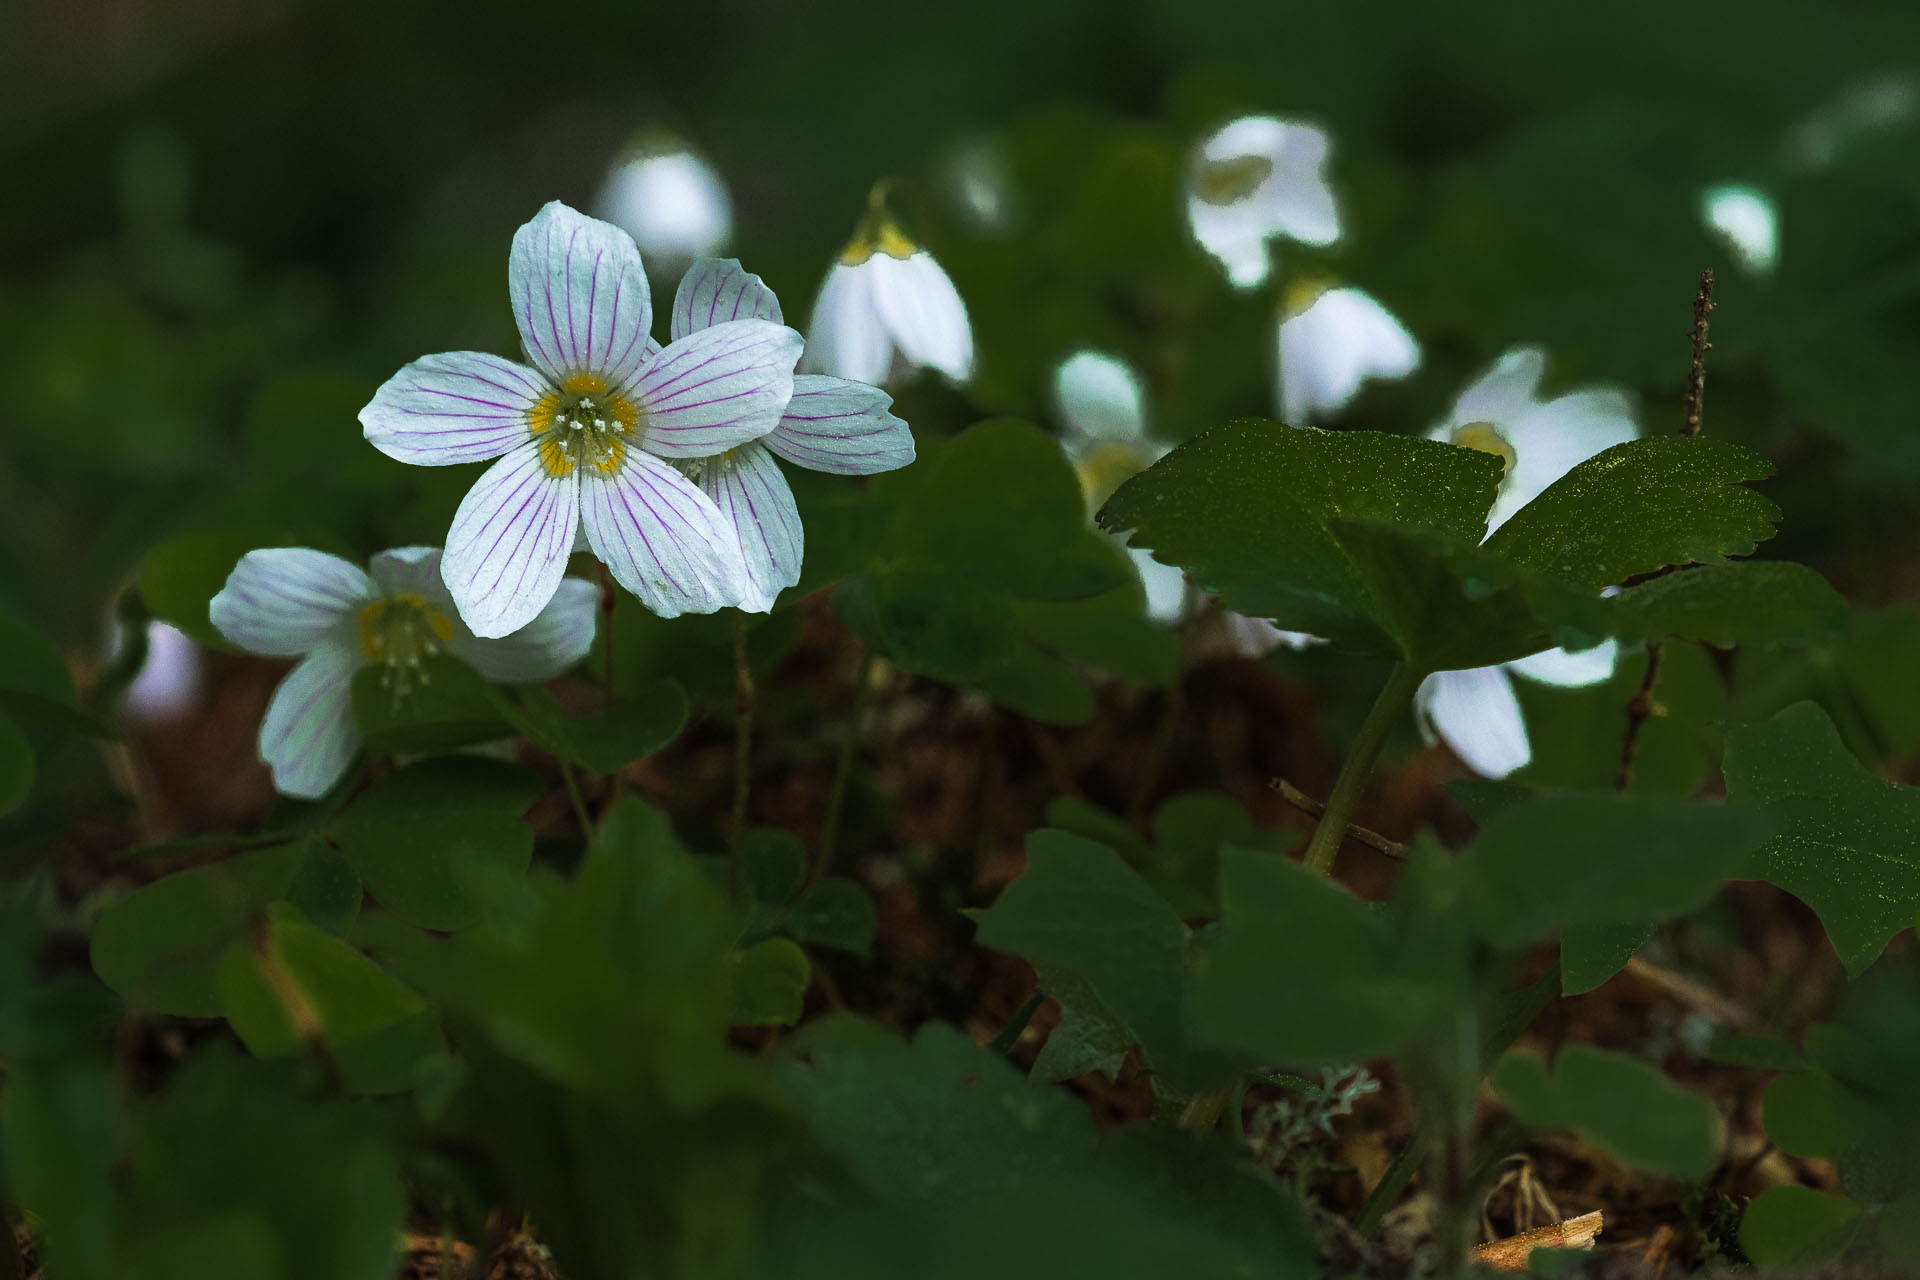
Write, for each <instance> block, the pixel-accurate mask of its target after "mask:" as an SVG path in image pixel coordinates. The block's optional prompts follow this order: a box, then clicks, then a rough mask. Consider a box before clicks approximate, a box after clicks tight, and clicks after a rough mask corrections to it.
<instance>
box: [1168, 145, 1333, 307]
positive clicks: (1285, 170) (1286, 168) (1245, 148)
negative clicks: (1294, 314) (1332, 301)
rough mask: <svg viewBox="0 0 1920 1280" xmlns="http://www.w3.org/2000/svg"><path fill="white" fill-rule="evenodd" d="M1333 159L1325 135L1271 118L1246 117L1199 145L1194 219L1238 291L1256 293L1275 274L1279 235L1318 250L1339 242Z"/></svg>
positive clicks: (1194, 163) (1191, 191) (1192, 177)
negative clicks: (1329, 173) (1330, 178)
mask: <svg viewBox="0 0 1920 1280" xmlns="http://www.w3.org/2000/svg"><path fill="white" fill-rule="evenodd" d="M1326 162H1327V135H1326V134H1324V133H1322V132H1321V131H1320V130H1319V129H1316V128H1314V127H1313V126H1312V125H1307V124H1299V123H1296V122H1292V121H1286V120H1275V119H1273V118H1271V117H1268V116H1245V117H1242V118H1241V119H1238V120H1235V121H1233V122H1232V123H1230V124H1228V125H1226V126H1224V127H1223V128H1221V129H1219V130H1218V131H1217V132H1215V133H1213V134H1211V135H1209V136H1208V137H1206V138H1205V139H1203V140H1201V142H1200V143H1199V144H1198V145H1196V146H1195V147H1194V150H1193V157H1192V160H1191V163H1190V165H1189V168H1188V174H1187V222H1188V224H1189V225H1190V226H1191V227H1192V229H1193V238H1194V239H1195V240H1197V241H1198V242H1199V243H1200V246H1201V247H1202V248H1203V249H1205V250H1206V251H1207V252H1208V253H1210V254H1212V255H1213V256H1214V257H1216V258H1218V259H1219V260H1220V265H1221V266H1222V267H1224V268H1225V269H1226V273H1227V279H1228V280H1229V281H1231V282H1232V283H1233V284H1234V285H1235V286H1236V287H1237V288H1241V289H1251V288H1253V287H1254V286H1256V285H1258V284H1260V283H1261V282H1262V281H1264V280H1265V279H1266V278H1267V275H1268V273H1269V272H1271V271H1272V269H1273V259H1272V255H1271V253H1270V252H1269V250H1268V247H1267V241H1268V239H1269V238H1271V237H1273V236H1276V235H1284V236H1289V237H1291V238H1292V239H1295V240H1298V241H1300V242H1301V243H1302V244H1312V245H1328V244H1332V243H1333V242H1334V241H1336V240H1338V239H1339V238H1340V215H1339V211H1338V210H1337V209H1336V208H1335V206H1334V201H1333V190H1332V188H1330V187H1329V186H1328V185H1327V180H1326V175H1325V168H1326Z"/></svg>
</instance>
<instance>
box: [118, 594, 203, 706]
mask: <svg viewBox="0 0 1920 1280" xmlns="http://www.w3.org/2000/svg"><path fill="white" fill-rule="evenodd" d="M125 644H126V636H125V632H124V629H123V628H122V627H121V626H120V624H119V623H117V622H115V623H113V624H112V625H111V626H110V627H109V628H108V632H107V660H108V661H112V660H113V659H115V658H117V657H119V656H120V652H121V649H122V648H123V647H124V646H125ZM204 666H205V660H204V659H203V658H202V656H201V653H200V646H199V645H197V644H195V643H194V642H193V641H192V640H191V639H190V638H188V636H187V634H186V632H184V631H181V630H179V629H178V628H177V627H173V626H170V625H169V624H167V623H165V622H161V621H159V620H158V619H154V620H152V621H149V622H148V623H147V658H146V661H145V662H143V663H141V664H140V670H139V673H138V674H136V675H135V676H134V678H133V682H132V683H131V684H129V685H128V686H127V690H126V692H125V693H124V694H122V695H121V700H120V713H121V714H122V715H124V716H126V717H127V718H128V719H130V720H135V721H139V722H142V723H148V724H152V723H158V722H159V721H163V720H173V719H177V718H178V717H180V716H182V715H184V714H185V713H186V712H188V711H191V710H192V709H193V705H194V703H195V702H197V701H198V700H199V697H200V687H201V671H202V668H203V667H204Z"/></svg>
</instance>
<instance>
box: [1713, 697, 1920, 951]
mask: <svg viewBox="0 0 1920 1280" xmlns="http://www.w3.org/2000/svg"><path fill="white" fill-rule="evenodd" d="M1726 773H1727V793H1728V795H1729V796H1731V797H1732V798H1733V799H1734V800H1736V801H1740V802H1742V803H1745V804H1750V805H1755V806H1759V807H1762V808H1764V809H1766V810H1768V811H1769V812H1770V813H1772V814H1774V815H1775V816H1776V817H1777V818H1778V820H1779V824H1780V825H1779V830H1778V833H1777V834H1776V835H1774V836H1773V838H1772V839H1770V840H1769V841H1768V842H1767V844H1766V846H1765V847H1764V848H1763V849H1762V851H1761V854H1760V860H1759V862H1758V863H1757V865H1756V868H1755V873H1756V874H1757V875H1758V876H1759V877H1760V878H1763V879H1766V880H1768V881H1770V882H1772V883H1773V884H1776V885H1779V886H1780V887H1781V888H1782V889H1785V890H1786V891H1787V892H1788V893H1791V894H1793V895H1794V896H1795V897H1797V898H1799V899H1800V900H1801V901H1803V902H1805V903H1806V904H1807V905H1809V906H1811V907H1812V908H1813V909H1814V910H1815V911H1817V912H1819V913H1820V922H1821V923H1822V924H1824V925H1825V926H1826V929H1827V936H1828V937H1829V938H1831V939H1832V940H1833V945H1834V949H1835V950H1836V951H1838V952H1839V953H1840V959H1841V961H1842V962H1843V963H1845V965H1846V966H1847V972H1848V973H1850V974H1855V975H1857V974H1859V973H1861V972H1862V971H1864V970H1865V969H1866V967H1867V966H1868V965H1870V964H1872V963H1873V961H1874V959H1875V958H1876V957H1878V956H1879V954H1880V952H1881V951H1882V950H1883V949H1884V948H1885V947H1886V945H1887V942H1888V940H1889V939H1891V938H1892V937H1893V935H1894V934H1896V933H1898V932H1899V931H1900V930H1902V929H1906V928H1910V927H1912V925H1913V921H1914V912H1915V909H1916V908H1920V792H1915V791H1914V790H1913V788H1911V787H1904V786H1901V785H1900V784H1898V783H1895V782H1888V781H1885V780H1883V779H1880V778H1876V777H1874V776H1873V775H1872V774H1870V773H1868V772H1867V771H1866V770H1865V769H1862V768H1861V767H1860V763H1859V761H1857V760H1855V759H1854V758H1853V756H1852V755H1850V754H1849V753H1848V751H1847V749H1846V747H1845V746H1844V745H1843V744H1842V743H1841V741H1840V735H1839V733H1838V732H1836V731H1835V729H1834V727H1833V722H1832V721H1831V720H1829V719H1828V718H1827V717H1826V715H1825V714H1824V713H1823V712H1822V711H1821V710H1820V709H1819V708H1818V707H1816V706H1814V705H1812V704H1811V703H1800V704H1796V705H1795V706H1792V707H1789V708H1787V709H1786V710H1785V711H1782V712H1781V713H1780V714H1778V715H1776V716H1774V717H1773V718H1772V719H1771V720H1768V721H1765V722H1764V723H1761V724H1753V725H1746V726H1742V727H1740V728H1738V729H1735V730H1734V731H1733V732H1732V733H1730V734H1729V735H1728V738H1727V762H1726Z"/></svg>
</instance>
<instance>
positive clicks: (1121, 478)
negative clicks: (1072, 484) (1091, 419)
mask: <svg viewBox="0 0 1920 1280" xmlns="http://www.w3.org/2000/svg"><path fill="white" fill-rule="evenodd" d="M1152 465H1153V459H1151V458H1149V457H1148V456H1147V454H1146V452H1145V451H1144V450H1142V449H1140V448H1138V447H1137V446H1134V445H1131V444H1127V443H1124V442H1122V441H1119V440H1102V441H1099V442H1098V443H1096V444H1094V445H1092V446H1090V447H1089V448H1088V449H1087V451H1086V452H1085V453H1083V454H1081V455H1080V457H1079V459H1078V460H1076V461H1075V462H1074V464H1073V469H1074V472H1075V473H1076V474H1077V475H1079V477H1080V492H1081V493H1083V494H1085V495H1086V498H1087V509H1088V510H1097V509H1099V507H1100V504H1101V503H1103V502H1105V501H1106V500H1107V499H1108V498H1111V497H1112V496H1113V491H1114V490H1115V489H1118V488H1119V487H1120V486H1121V485H1123V484H1125V483H1126V482H1127V481H1129V480H1131V479H1133V477H1135V476H1136V475H1139V474H1140V473H1141V472H1142V471H1145V470H1146V469H1147V468H1148V467H1150V466H1152Z"/></svg>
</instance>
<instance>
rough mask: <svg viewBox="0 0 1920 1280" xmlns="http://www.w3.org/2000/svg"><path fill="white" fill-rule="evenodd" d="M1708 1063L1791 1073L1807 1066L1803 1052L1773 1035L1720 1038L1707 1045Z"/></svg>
mask: <svg viewBox="0 0 1920 1280" xmlns="http://www.w3.org/2000/svg"><path fill="white" fill-rule="evenodd" d="M1706 1058H1707V1061H1708V1062H1717V1063H1719V1064H1721V1065H1722V1066H1727V1067H1751V1068H1753V1069H1755V1070H1758V1071H1792V1070H1794V1069H1795V1068H1797V1067H1804V1066H1806V1065H1807V1060H1806V1058H1805V1057H1804V1056H1803V1055H1802V1054H1801V1052H1800V1051H1799V1050H1798V1049H1796V1048H1794V1047H1793V1046H1792V1045H1790V1044H1788V1043H1787V1042H1786V1041H1785V1040H1777V1039H1775V1038H1774V1037H1772V1036H1721V1037H1720V1038H1718V1039H1717V1040H1715V1041H1714V1042H1713V1043H1712V1044H1710V1045H1708V1046H1707V1053H1706Z"/></svg>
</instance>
